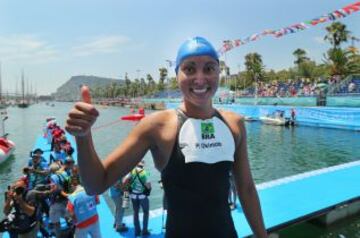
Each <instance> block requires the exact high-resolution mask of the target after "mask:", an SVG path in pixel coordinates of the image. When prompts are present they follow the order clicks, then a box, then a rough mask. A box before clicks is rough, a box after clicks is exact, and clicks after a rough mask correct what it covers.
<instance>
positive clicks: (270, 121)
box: [260, 116, 286, 126]
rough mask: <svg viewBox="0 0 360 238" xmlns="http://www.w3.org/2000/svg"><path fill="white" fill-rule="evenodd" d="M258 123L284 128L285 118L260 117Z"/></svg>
mask: <svg viewBox="0 0 360 238" xmlns="http://www.w3.org/2000/svg"><path fill="white" fill-rule="evenodd" d="M260 121H261V122H262V123H264V124H267V125H275V126H285V123H286V120H285V118H280V117H271V116H262V117H260Z"/></svg>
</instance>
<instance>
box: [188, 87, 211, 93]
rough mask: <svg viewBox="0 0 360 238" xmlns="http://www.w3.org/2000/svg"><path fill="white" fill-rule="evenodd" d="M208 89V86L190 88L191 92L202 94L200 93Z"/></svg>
mask: <svg viewBox="0 0 360 238" xmlns="http://www.w3.org/2000/svg"><path fill="white" fill-rule="evenodd" d="M208 90H209V87H206V88H193V89H191V91H192V92H194V93H196V94H202V93H206V92H207V91H208Z"/></svg>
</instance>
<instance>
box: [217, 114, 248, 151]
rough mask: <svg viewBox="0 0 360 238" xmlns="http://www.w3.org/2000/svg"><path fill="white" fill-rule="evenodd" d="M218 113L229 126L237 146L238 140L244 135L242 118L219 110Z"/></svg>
mask: <svg viewBox="0 0 360 238" xmlns="http://www.w3.org/2000/svg"><path fill="white" fill-rule="evenodd" d="M219 112H220V114H221V116H222V117H223V118H224V120H225V122H226V123H227V125H228V126H229V128H230V130H231V132H232V134H233V136H234V139H235V140H236V144H238V143H239V142H240V138H242V137H244V134H245V126H244V117H243V116H242V115H239V114H237V113H235V112H231V111H225V110H219Z"/></svg>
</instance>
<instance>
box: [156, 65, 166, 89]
mask: <svg viewBox="0 0 360 238" xmlns="http://www.w3.org/2000/svg"><path fill="white" fill-rule="evenodd" d="M159 74H160V78H159V83H158V87H157V88H158V90H159V91H163V90H164V89H165V80H166V79H167V75H168V71H167V69H166V68H160V69H159Z"/></svg>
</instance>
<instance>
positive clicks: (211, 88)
mask: <svg viewBox="0 0 360 238" xmlns="http://www.w3.org/2000/svg"><path fill="white" fill-rule="evenodd" d="M219 72H220V69H219V63H218V61H217V60H215V59H214V58H212V57H210V56H193V57H189V58H187V59H185V60H184V61H183V62H182V63H181V65H180V67H179V72H178V74H177V80H178V84H179V88H180V90H181V92H182V93H183V97H184V104H185V106H193V107H194V106H195V107H198V108H201V109H206V108H208V107H211V105H212V103H211V101H212V97H213V96H214V94H215V92H216V90H217V87H218V83H219Z"/></svg>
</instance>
